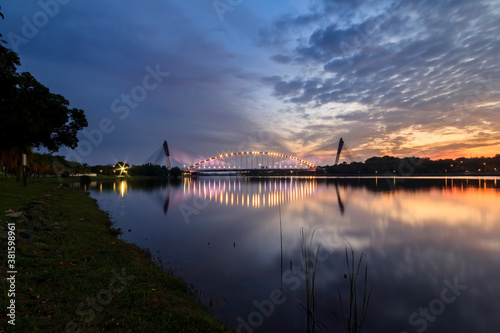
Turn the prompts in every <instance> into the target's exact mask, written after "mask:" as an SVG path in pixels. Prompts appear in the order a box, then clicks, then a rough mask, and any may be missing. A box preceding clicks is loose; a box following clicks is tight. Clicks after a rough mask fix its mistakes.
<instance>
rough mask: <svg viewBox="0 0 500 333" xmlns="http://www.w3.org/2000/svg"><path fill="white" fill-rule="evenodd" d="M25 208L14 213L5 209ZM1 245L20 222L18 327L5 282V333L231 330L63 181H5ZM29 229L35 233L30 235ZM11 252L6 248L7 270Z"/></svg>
mask: <svg viewBox="0 0 500 333" xmlns="http://www.w3.org/2000/svg"><path fill="white" fill-rule="evenodd" d="M9 208H10V209H13V210H15V211H18V210H19V209H21V208H23V209H28V210H24V215H23V217H21V218H8V217H5V214H4V213H3V211H4V210H7V209H9ZM0 209H1V214H0V220H1V223H0V225H2V230H3V231H2V235H1V236H0V247H2V248H4V249H5V248H6V247H7V245H6V232H5V227H6V225H7V223H8V222H14V221H15V223H16V270H17V274H16V297H15V300H16V326H15V327H13V326H11V325H9V324H8V323H7V319H8V318H6V317H5V311H6V310H5V309H6V307H7V305H8V302H9V299H10V298H9V297H7V296H8V295H7V292H8V284H7V282H6V281H5V279H3V277H2V281H1V284H0V292H1V294H2V296H3V297H2V300H1V301H0V304H1V306H2V309H4V310H2V317H1V319H0V332H2V330H4V329H5V330H6V331H7V332H15V331H17V332H64V331H67V332H74V331H80V332H101V331H108V330H113V331H115V332H231V331H232V330H231V329H229V328H227V327H226V326H225V325H224V324H222V323H221V322H219V321H217V320H215V319H214V318H213V317H212V316H211V315H210V313H209V311H208V309H206V308H204V307H203V306H201V305H200V304H199V303H197V302H196V300H195V299H194V297H193V296H192V290H191V289H190V288H189V287H188V285H187V284H186V282H184V281H183V280H181V279H179V278H177V277H175V276H173V275H172V274H169V273H166V272H164V271H163V270H161V269H160V268H159V267H158V266H157V265H155V264H154V263H153V262H152V261H151V256H150V254H148V253H147V252H146V251H144V250H142V249H140V248H138V247H137V246H135V245H133V244H129V243H126V242H124V241H121V240H119V239H117V238H116V237H115V236H114V235H113V233H112V229H111V222H110V220H109V218H108V216H107V215H106V213H104V212H103V211H101V210H99V209H98V208H97V204H96V202H95V200H94V199H92V198H90V197H89V196H88V195H87V194H86V193H84V192H82V191H79V190H75V189H71V188H69V187H68V186H64V184H63V185H61V184H60V182H58V180H57V179H30V180H28V187H27V188H23V187H22V184H20V183H17V182H15V180H14V179H0ZM23 231H26V232H29V233H31V234H32V235H33V236H34V238H33V240H32V241H27V240H24V239H23V238H22V237H21V236H20V233H21V232H23ZM6 260H7V255H6V254H5V253H2V254H1V263H2V269H4V271H6V270H7V269H6V268H7V262H6Z"/></svg>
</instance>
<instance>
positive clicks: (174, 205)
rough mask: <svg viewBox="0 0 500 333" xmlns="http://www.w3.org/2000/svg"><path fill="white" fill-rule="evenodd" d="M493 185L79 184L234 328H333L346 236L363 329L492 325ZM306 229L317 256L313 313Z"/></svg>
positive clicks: (209, 180) (497, 252)
mask: <svg viewBox="0 0 500 333" xmlns="http://www.w3.org/2000/svg"><path fill="white" fill-rule="evenodd" d="M498 180H499V179H497V178H495V177H489V178H439V179H437V178H433V179H426V178H412V179H404V178H380V177H379V178H343V179H327V178H290V177H288V178H245V177H226V178H216V177H200V178H198V179H184V180H183V181H179V182H176V183H171V182H168V181H156V182H155V181H147V182H138V181H133V180H127V181H125V180H124V181H117V182H111V183H95V182H94V183H92V184H90V186H89V188H88V190H90V192H91V195H92V197H94V198H96V199H97V200H98V202H99V205H100V206H101V208H103V209H104V210H107V211H109V212H110V213H111V216H112V218H113V220H114V221H116V224H117V226H118V227H120V228H121V229H122V230H123V231H124V234H123V235H122V236H121V237H122V238H123V239H124V240H126V241H129V242H133V243H136V244H138V245H139V246H141V247H145V248H149V249H150V250H151V252H152V253H153V255H156V256H159V257H161V258H162V261H163V263H164V264H165V267H166V268H172V269H173V270H174V272H175V273H176V274H177V275H179V276H181V277H183V278H184V279H186V280H187V281H189V282H190V283H192V284H193V286H194V287H195V288H196V289H197V290H198V291H199V292H200V294H201V295H200V298H201V300H202V302H203V303H204V304H206V305H207V306H210V307H211V309H212V310H213V311H214V314H215V315H216V316H217V317H218V318H221V319H222V320H224V321H226V322H227V323H228V324H229V325H230V326H233V327H235V328H238V330H239V331H240V332H249V331H254V332H305V331H306V332H307V331H313V329H314V330H315V331H316V332H328V331H333V332H342V331H343V330H342V327H341V326H340V322H339V321H338V320H337V319H336V318H335V317H334V315H333V314H332V312H335V313H337V314H340V311H341V310H340V309H341V308H340V301H339V294H338V293H339V290H340V293H341V295H342V297H343V300H344V302H345V301H346V300H347V299H348V294H347V287H348V282H347V280H346V279H345V278H344V274H347V268H346V258H345V249H346V247H349V246H350V245H351V246H352V248H353V250H354V253H355V256H356V258H359V256H360V255H361V254H362V253H364V254H365V257H364V258H363V265H362V267H361V268H362V273H364V267H365V266H364V265H365V263H366V264H367V267H368V275H367V289H368V291H371V299H370V303H369V307H368V312H367V316H366V324H365V330H364V331H365V332H404V331H406V332H424V331H425V332H498V331H500V318H499V316H498V314H499V313H500V265H499V264H500V200H499V199H500V184H497V181H498ZM301 231H302V232H303V235H304V237H305V239H306V248H308V249H309V246H310V250H312V251H311V253H312V255H310V257H309V261H308V264H309V266H308V268H314V262H316V269H315V271H316V274H315V280H314V290H315V297H314V299H312V297H309V301H310V303H309V304H314V307H312V306H310V307H309V310H310V312H309V313H310V314H314V320H312V321H311V316H309V317H308V312H307V311H306V308H307V296H306V295H307V289H309V291H312V283H311V279H309V281H308V282H307V281H306V276H305V274H304V271H305V264H304V258H303V255H302V251H303V246H301ZM313 233H314V237H313V238H312V241H311V235H312V234H313ZM310 241H311V243H310ZM349 244H350V245H349ZM309 277H310V278H312V275H311V276H309ZM363 288H364V276H360V278H359V279H358V293H359V294H360V296H362V295H363V294H362V292H363ZM310 295H311V294H310ZM312 301H314V303H312ZM344 305H345V304H344ZM308 318H309V320H308ZM311 323H313V324H311ZM314 323H316V324H314Z"/></svg>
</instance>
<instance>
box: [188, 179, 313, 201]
mask: <svg viewBox="0 0 500 333" xmlns="http://www.w3.org/2000/svg"><path fill="white" fill-rule="evenodd" d="M182 186H183V191H184V194H185V195H190V194H192V195H196V196H199V197H200V198H203V199H206V200H209V201H214V202H218V203H220V204H223V205H231V206H233V205H236V206H246V207H254V208H260V207H274V206H278V205H282V204H285V203H290V202H294V201H297V200H300V199H304V198H307V197H310V196H312V195H313V194H314V192H315V191H316V189H317V181H316V179H315V178H313V177H306V178H272V179H266V180H263V179H250V178H227V179H220V178H217V179H210V178H208V179H199V178H198V179H196V178H195V179H193V178H185V179H184V180H183V184H182Z"/></svg>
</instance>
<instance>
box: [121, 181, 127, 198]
mask: <svg viewBox="0 0 500 333" xmlns="http://www.w3.org/2000/svg"><path fill="white" fill-rule="evenodd" d="M120 193H121V195H122V198H123V196H124V195H125V193H127V182H126V181H124V180H122V182H121V183H120Z"/></svg>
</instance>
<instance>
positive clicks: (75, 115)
mask: <svg viewBox="0 0 500 333" xmlns="http://www.w3.org/2000/svg"><path fill="white" fill-rule="evenodd" d="M0 14H1V13H0ZM3 44H5V41H3V40H0V159H1V158H2V156H4V157H5V156H7V155H8V154H5V152H7V151H11V152H14V153H15V154H17V155H18V156H20V158H19V159H18V165H19V168H21V163H22V158H21V156H22V154H25V153H27V152H28V151H31V150H32V149H33V148H40V147H45V148H47V149H48V150H49V151H50V152H55V151H57V150H59V148H60V147H62V146H67V147H69V148H76V147H77V145H78V138H77V133H78V131H80V130H82V129H83V128H84V127H87V126H88V123H87V119H86V117H85V114H84V111H83V110H80V109H76V108H69V102H68V100H66V99H65V98H64V97H63V96H61V95H58V94H54V93H52V92H50V90H49V88H47V87H45V86H44V85H42V84H41V83H39V82H38V81H37V80H36V79H35V78H34V77H33V76H32V75H31V74H30V73H27V72H25V73H20V74H19V73H17V67H18V66H19V65H20V62H19V57H18V56H17V54H16V53H15V52H14V51H12V50H10V49H8V48H6V47H5V46H4V45H3ZM18 175H19V172H18Z"/></svg>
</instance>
